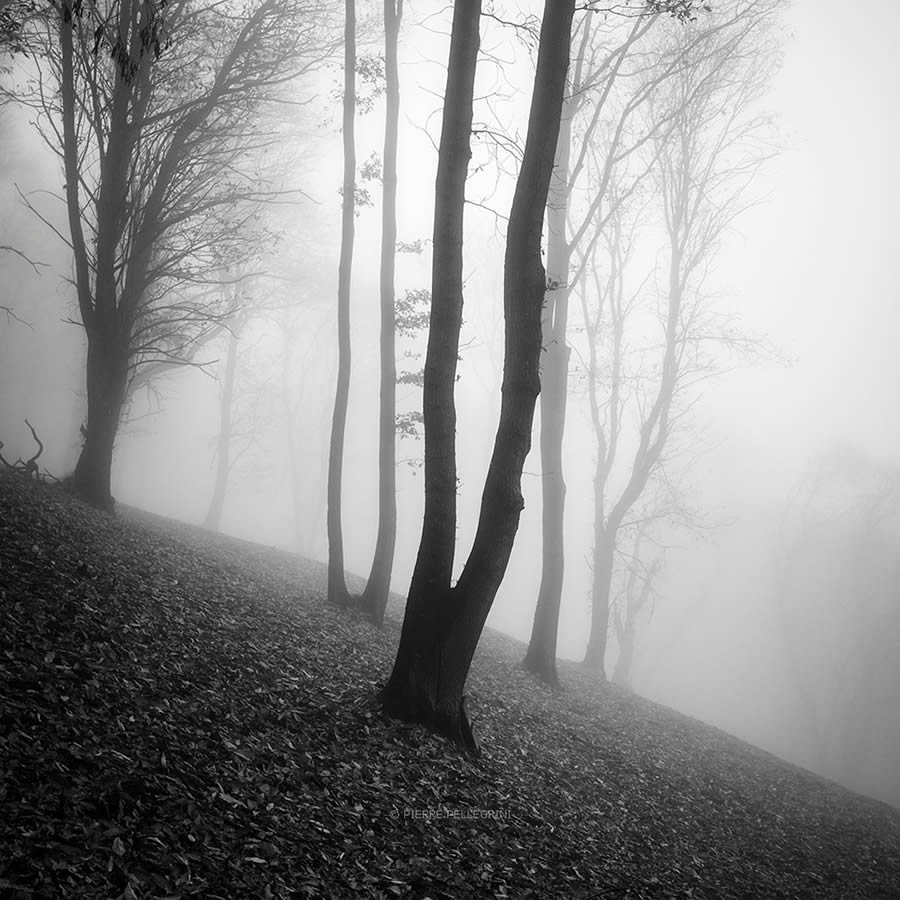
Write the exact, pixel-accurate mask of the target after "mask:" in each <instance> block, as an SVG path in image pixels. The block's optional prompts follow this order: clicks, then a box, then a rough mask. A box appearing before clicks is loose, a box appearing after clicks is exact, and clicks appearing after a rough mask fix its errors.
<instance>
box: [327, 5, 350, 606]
mask: <svg viewBox="0 0 900 900" xmlns="http://www.w3.org/2000/svg"><path fill="white" fill-rule="evenodd" d="M345 10H346V20H345V23H344V109H343V137H344V180H343V201H342V204H341V256H340V262H339V263H338V309H337V325H338V371H337V386H336V389H335V396H334V415H333V417H332V421H331V444H330V448H329V452H328V514H327V520H328V521H327V527H328V600H329V602H330V603H336V604H338V605H346V604H347V603H348V602H349V599H350V598H349V594H348V591H347V582H346V580H345V577H344V535H343V529H342V526H341V490H342V483H343V467H344V432H345V430H346V427H347V405H348V402H349V399H350V272H351V267H352V264H353V238H354V224H353V214H354V206H355V203H354V199H355V198H354V194H355V191H356V144H355V140H354V133H353V124H354V116H355V114H356V3H355V0H345Z"/></svg>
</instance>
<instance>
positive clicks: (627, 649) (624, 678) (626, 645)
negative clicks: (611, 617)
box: [612, 617, 634, 690]
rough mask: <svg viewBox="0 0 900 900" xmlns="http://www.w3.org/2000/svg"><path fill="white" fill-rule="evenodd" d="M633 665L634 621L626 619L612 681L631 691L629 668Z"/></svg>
mask: <svg viewBox="0 0 900 900" xmlns="http://www.w3.org/2000/svg"><path fill="white" fill-rule="evenodd" d="M633 664H634V620H633V619H632V618H630V617H628V618H626V621H625V628H624V629H623V630H622V636H621V638H620V640H619V655H618V657H617V659H616V665H615V668H614V669H613V677H612V680H613V681H614V682H615V683H616V684H618V685H620V686H621V687H623V688H627V689H629V690H630V689H631V668H632V665H633Z"/></svg>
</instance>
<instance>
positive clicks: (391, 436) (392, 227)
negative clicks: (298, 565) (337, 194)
mask: <svg viewBox="0 0 900 900" xmlns="http://www.w3.org/2000/svg"><path fill="white" fill-rule="evenodd" d="M402 14H403V0H385V2H384V77H385V105H386V108H385V126H384V159H383V161H382V186H383V190H382V196H383V201H382V216H381V406H380V410H379V425H378V536H377V538H376V541H375V556H374V558H373V559H372V569H371V571H370V572H369V580H368V582H367V583H366V589H365V591H364V592H363V596H362V605H363V608H364V609H365V610H366V611H367V612H368V614H369V615H370V616H371V617H372V621H373V622H375V624H376V625H381V624H382V623H383V622H384V612H385V609H386V608H387V601H388V594H389V592H390V589H391V570H392V568H393V566H394V545H395V542H396V538H397V460H396V457H397V453H396V440H397V426H396V416H397V402H396V394H397V364H396V360H395V349H394V339H395V335H396V322H395V321H394V319H395V313H394V260H395V255H396V252H397V132H398V123H399V118H400V75H399V72H398V69H397V42H398V38H399V33H400V17H401V16H402Z"/></svg>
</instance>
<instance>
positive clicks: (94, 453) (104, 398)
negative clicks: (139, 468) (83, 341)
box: [71, 329, 128, 512]
mask: <svg viewBox="0 0 900 900" xmlns="http://www.w3.org/2000/svg"><path fill="white" fill-rule="evenodd" d="M120 345H121V341H120V340H119V339H118V337H117V336H116V334H115V333H113V334H112V335H106V334H104V333H102V332H98V330H96V329H91V330H90V331H88V345H87V366H86V369H87V423H86V424H85V430H84V444H83V446H82V448H81V453H80V455H79V457H78V462H77V463H76V465H75V471H74V473H73V474H72V478H71V483H72V486H73V488H74V489H75V491H76V492H77V493H78V494H79V496H81V497H82V498H83V499H84V500H86V501H87V502H88V503H90V504H91V505H92V506H96V507H97V508H98V509H102V510H105V511H106V512H112V511H113V508H114V505H115V503H114V501H113V497H112V492H111V490H110V475H111V472H112V459H113V448H114V446H115V442H116V433H117V431H118V428H119V419H120V417H121V415H122V405H123V404H124V402H125V391H126V388H127V381H128V365H127V362H126V361H125V359H124V354H123V351H122V348H121V346H120Z"/></svg>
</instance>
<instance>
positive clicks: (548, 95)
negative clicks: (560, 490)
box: [384, 0, 575, 752]
mask: <svg viewBox="0 0 900 900" xmlns="http://www.w3.org/2000/svg"><path fill="white" fill-rule="evenodd" d="M574 7H575V4H574V0H547V3H546V6H545V9H544V18H543V23H542V26H541V40H540V49H539V51H538V62H537V70H536V73H535V82H534V92H533V95H532V103H531V113H530V116H529V121H528V134H527V138H526V142H525V153H524V156H523V159H522V167H521V171H520V173H519V177H518V180H517V182H516V191H515V196H514V199H513V205H512V212H511V214H510V220H509V228H508V232H507V244H506V259H505V275H504V289H503V299H504V312H505V319H506V355H505V359H504V367H503V387H502V401H501V407H500V422H499V425H498V428H497V436H496V439H495V442H494V451H493V454H492V456H491V462H490V466H489V468H488V474H487V478H486V481H485V486H484V492H483V494H482V501H481V513H480V516H479V520H478V529H477V531H476V534H475V541H474V544H473V547H472V551H471V553H470V555H469V558H468V560H467V562H466V565H465V568H464V569H463V572H462V574H461V575H460V578H459V581H458V582H457V584H456V586H455V587H453V588H452V589H451V588H450V584H449V581H450V568H449V567H450V565H452V549H453V542H454V535H453V532H452V531H451V532H450V534H449V535H448V536H445V537H444V539H445V541H446V543H444V544H437V545H430V544H429V542H428V537H429V533H428V532H427V530H426V531H423V539H422V544H421V545H420V547H419V559H418V560H417V563H416V569H417V573H418V572H420V569H419V562H420V561H421V560H422V559H423V558H424V559H425V561H426V563H429V564H431V567H430V574H432V575H433V576H437V577H435V578H434V580H432V581H431V582H430V583H429V582H426V583H424V584H422V583H421V582H420V583H417V581H416V574H414V575H413V585H412V586H411V588H410V596H409V598H408V601H407V612H406V617H405V619H404V622H403V633H402V636H401V639H400V647H399V649H398V651H397V659H396V661H395V663H394V669H393V671H392V673H391V678H390V681H389V682H388V685H387V687H386V688H385V692H384V706H385V710H386V712H388V714H390V715H393V716H396V717H397V718H400V719H405V720H407V721H413V722H419V723H421V724H424V725H426V726H428V727H430V728H433V729H434V730H436V731H438V732H440V733H442V734H445V735H447V736H448V737H450V738H451V739H453V740H454V741H456V742H457V743H458V744H460V745H461V746H463V747H465V748H466V749H467V750H469V751H470V752H475V750H476V749H477V747H476V744H475V740H474V736H473V734H472V730H471V725H470V723H469V720H468V716H467V715H466V710H465V703H464V698H463V689H464V687H465V683H466V678H467V676H468V672H469V667H470V665H471V662H472V657H473V655H474V653H475V648H476V646H477V644H478V640H479V638H480V637H481V632H482V629H483V628H484V623H485V620H486V619H487V615H488V612H489V611H490V608H491V605H492V603H493V601H494V597H495V596H496V593H497V588H498V587H499V586H500V582H501V580H502V579H503V575H504V574H505V572H506V566H507V563H508V562H509V555H510V552H511V551H512V546H513V541H514V539H515V534H516V530H517V528H518V524H519V516H520V513H521V511H522V508H523V506H524V503H523V500H522V492H521V480H522V468H523V466H524V463H525V457H526V456H527V454H528V450H529V448H530V446H531V428H532V423H533V418H534V407H535V403H536V400H537V395H538V393H539V391H540V375H539V365H540V353H541V308H542V305H543V301H544V294H545V290H546V277H545V273H544V267H543V264H542V262H541V232H542V229H543V220H544V207H545V206H546V202H547V193H548V189H549V185H550V175H551V172H552V168H553V158H554V153H555V149H556V140H557V136H558V133H559V122H560V113H561V108H562V101H563V92H564V87H565V77H566V71H567V69H568V64H569V45H570V40H571V27H572V16H573V13H574ZM479 13H480V3H478V2H473V3H465V2H459V3H457V5H456V7H455V13H454V30H453V38H452V40H451V61H450V67H449V74H448V91H447V96H446V98H445V116H444V123H445V127H446V126H447V122H448V109H450V111H451V112H450V114H451V115H452V113H453V112H454V111H455V110H456V109H459V107H454V106H453V105H452V104H453V101H454V100H455V99H457V98H456V97H455V96H454V95H453V94H452V93H451V88H452V87H453V88H455V87H458V85H456V84H455V78H456V76H457V75H460V77H461V78H462V77H464V78H465V81H464V85H465V86H466V87H467V89H468V103H467V105H466V107H465V109H466V110H467V111H468V117H467V119H466V120H465V121H463V120H462V119H461V120H460V122H459V123H457V124H462V125H464V128H463V130H462V131H461V132H456V136H457V137H458V138H461V141H460V142H459V143H458V144H457V145H456V149H457V152H459V149H460V148H463V149H464V151H465V152H464V155H463V156H462V159H463V160H467V159H468V152H467V151H468V139H469V133H470V130H471V89H472V84H473V81H474V69H475V53H476V51H477V44H478V41H477V29H478V18H479ZM461 42H462V45H463V46H462V47H461V46H460V44H461ZM454 50H455V51H456V52H457V54H458V55H456V56H455V55H454ZM461 51H462V52H461ZM441 142H442V146H441V151H442V155H443V153H444V134H442V136H441ZM456 158H457V159H458V157H456ZM463 174H464V167H463ZM439 177H440V176H439ZM440 186H441V185H440V182H439V188H440ZM463 186H464V185H460V189H459V191H458V193H457V195H456V197H455V200H456V201H458V203H459V213H460V219H459V225H460V232H461V210H462V199H463V198H462V193H463V191H462V188H463ZM439 196H440V192H439ZM441 212H442V210H441V208H440V206H438V208H437V209H436V211H435V217H436V221H437V222H440V216H441ZM436 233H437V228H436ZM438 249H439V248H438V244H437V241H436V242H435V255H436V256H437V254H438ZM460 250H461V248H460ZM454 261H455V262H456V263H461V252H459V253H457V255H456V257H455V258H454ZM460 271H461V269H458V270H457V274H459V273H460ZM459 311H460V307H457V308H456V310H455V312H456V313H457V315H456V316H455V317H454V319H453V322H454V323H455V330H454V331H453V332H452V333H453V334H455V335H456V337H457V340H456V341H455V342H454V343H453V344H452V345H451V346H450V347H449V353H450V355H451V356H452V358H453V366H452V369H451V372H450V374H451V376H453V375H455V358H456V353H457V348H458V334H459V331H458V327H459V326H458V313H459ZM435 325H436V322H435V319H434V312H433V318H432V325H431V332H430V334H429V355H431V348H432V342H433V341H434V340H438V341H440V340H441V339H442V338H443V337H444V336H443V335H441V334H440V333H439V332H438V334H435V330H436V329H435ZM447 349H448V348H447V347H446V345H445V346H444V350H445V352H446V351H447ZM427 365H428V361H427V360H426V373H427ZM442 374H444V376H445V381H444V384H445V385H446V387H447V388H448V389H449V397H450V404H451V406H452V388H453V379H452V377H451V379H450V380H449V383H448V382H447V381H446V374H447V373H446V372H444V373H442ZM433 411H434V410H433V409H432V412H433ZM427 424H428V422H427V419H426V427H427ZM427 441H428V435H427V433H426V442H427ZM452 450H453V447H452V443H451V445H450V447H449V448H448V447H447V446H446V445H445V444H436V443H434V438H433V437H432V443H431V446H430V447H429V446H428V444H427V443H426V461H427V459H428V455H429V453H430V454H431V455H432V458H433V459H434V458H435V457H436V458H437V459H441V460H444V461H445V462H444V465H446V464H447V463H446V460H447V459H448V457H449V458H450V459H451V465H452V457H453V456H454V454H453V452H452ZM452 471H453V473H454V475H455V467H454V468H452ZM451 487H452V489H455V484H454V485H452V486H451ZM426 502H427V495H426ZM454 509H455V497H454ZM453 524H454V526H455V521H454V523H453ZM428 527H429V525H428V522H427V521H426V529H427V528H428ZM432 527H433V525H432ZM448 545H449V549H448ZM434 563H437V565H434Z"/></svg>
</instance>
